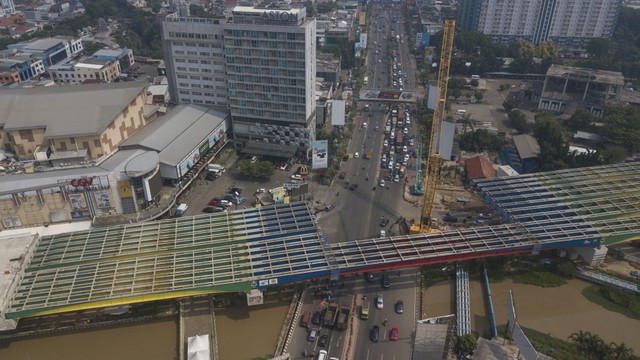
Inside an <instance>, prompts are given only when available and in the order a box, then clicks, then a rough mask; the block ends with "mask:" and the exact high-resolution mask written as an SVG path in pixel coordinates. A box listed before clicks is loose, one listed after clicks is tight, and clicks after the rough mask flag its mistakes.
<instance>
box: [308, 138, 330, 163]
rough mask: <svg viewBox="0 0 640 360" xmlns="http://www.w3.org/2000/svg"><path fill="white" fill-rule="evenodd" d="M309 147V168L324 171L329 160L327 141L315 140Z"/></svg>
mask: <svg viewBox="0 0 640 360" xmlns="http://www.w3.org/2000/svg"><path fill="white" fill-rule="evenodd" d="M311 147H312V149H313V155H312V157H311V159H312V162H311V168H312V169H326V168H327V166H328V158H329V157H328V154H327V140H316V141H314V142H313V144H312V145H311Z"/></svg>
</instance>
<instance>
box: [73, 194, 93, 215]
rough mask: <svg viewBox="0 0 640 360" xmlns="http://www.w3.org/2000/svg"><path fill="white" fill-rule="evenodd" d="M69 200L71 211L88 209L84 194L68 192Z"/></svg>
mask: <svg viewBox="0 0 640 360" xmlns="http://www.w3.org/2000/svg"><path fill="white" fill-rule="evenodd" d="M69 200H70V201H71V209H72V210H73V211H85V210H89V206H87V199H86V198H85V197H84V194H69Z"/></svg>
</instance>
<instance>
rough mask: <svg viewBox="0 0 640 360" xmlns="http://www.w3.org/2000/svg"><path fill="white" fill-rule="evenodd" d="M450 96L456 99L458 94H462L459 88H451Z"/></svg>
mask: <svg viewBox="0 0 640 360" xmlns="http://www.w3.org/2000/svg"><path fill="white" fill-rule="evenodd" d="M451 96H453V97H454V98H456V99H458V98H459V97H460V96H462V91H460V89H457V88H456V89H453V90H452V91H451Z"/></svg>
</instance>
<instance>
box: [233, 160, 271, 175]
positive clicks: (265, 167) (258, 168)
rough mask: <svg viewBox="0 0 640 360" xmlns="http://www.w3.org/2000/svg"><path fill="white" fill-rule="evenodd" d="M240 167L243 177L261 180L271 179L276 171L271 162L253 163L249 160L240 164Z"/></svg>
mask: <svg viewBox="0 0 640 360" xmlns="http://www.w3.org/2000/svg"><path fill="white" fill-rule="evenodd" d="M238 167H239V168H240V173H241V174H242V175H244V176H247V177H250V178H254V179H260V180H269V179H271V176H272V175H273V172H274V171H275V170H274V169H273V163H271V162H270V161H256V162H253V163H252V162H251V161H250V160H248V159H243V160H240V161H239V162H238Z"/></svg>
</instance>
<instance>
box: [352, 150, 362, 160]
mask: <svg viewBox="0 0 640 360" xmlns="http://www.w3.org/2000/svg"><path fill="white" fill-rule="evenodd" d="M359 157H360V154H359V153H358V152H357V151H356V152H355V153H353V158H354V159H357V158H359Z"/></svg>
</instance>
